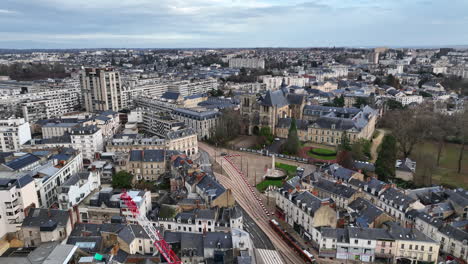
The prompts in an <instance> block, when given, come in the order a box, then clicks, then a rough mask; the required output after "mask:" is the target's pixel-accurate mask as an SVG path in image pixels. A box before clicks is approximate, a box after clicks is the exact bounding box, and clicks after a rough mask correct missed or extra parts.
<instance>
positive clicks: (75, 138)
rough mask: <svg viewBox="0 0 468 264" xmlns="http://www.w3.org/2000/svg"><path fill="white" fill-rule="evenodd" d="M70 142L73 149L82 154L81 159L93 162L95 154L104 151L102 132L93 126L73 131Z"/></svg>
mask: <svg viewBox="0 0 468 264" xmlns="http://www.w3.org/2000/svg"><path fill="white" fill-rule="evenodd" d="M71 142H72V145H73V148H75V149H78V150H80V151H81V152H82V153H83V159H88V160H93V159H94V155H95V154H96V152H101V151H103V150H104V139H103V136H102V130H101V129H100V128H98V127H96V126H94V125H91V126H85V127H77V128H75V129H73V130H72V132H71Z"/></svg>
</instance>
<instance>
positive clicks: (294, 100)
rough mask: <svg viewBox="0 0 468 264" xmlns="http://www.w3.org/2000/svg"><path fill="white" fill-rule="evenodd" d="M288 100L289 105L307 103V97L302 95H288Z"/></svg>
mask: <svg viewBox="0 0 468 264" xmlns="http://www.w3.org/2000/svg"><path fill="white" fill-rule="evenodd" d="M286 100H288V103H289V104H295V105H301V104H303V103H304V101H305V96H304V95H301V94H291V93H290V94H287V95H286Z"/></svg>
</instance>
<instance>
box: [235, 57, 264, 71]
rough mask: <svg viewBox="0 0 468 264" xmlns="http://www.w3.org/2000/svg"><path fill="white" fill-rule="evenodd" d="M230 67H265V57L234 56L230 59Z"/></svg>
mask: <svg viewBox="0 0 468 264" xmlns="http://www.w3.org/2000/svg"><path fill="white" fill-rule="evenodd" d="M229 68H251V69H255V68H259V69H264V68H265V60H264V59H255V58H252V59H244V58H233V59H230V60H229Z"/></svg>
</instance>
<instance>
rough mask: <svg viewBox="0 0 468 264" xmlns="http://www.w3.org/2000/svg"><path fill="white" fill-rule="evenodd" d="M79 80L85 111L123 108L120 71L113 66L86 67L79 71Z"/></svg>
mask: <svg viewBox="0 0 468 264" xmlns="http://www.w3.org/2000/svg"><path fill="white" fill-rule="evenodd" d="M80 82H81V92H82V95H83V103H84V107H85V109H86V111H87V112H96V111H107V110H113V111H119V110H121V109H122V108H123V107H122V105H123V103H122V92H123V88H122V84H121V81H120V73H119V72H117V71H114V69H113V68H86V69H85V70H83V71H82V72H81V76H80Z"/></svg>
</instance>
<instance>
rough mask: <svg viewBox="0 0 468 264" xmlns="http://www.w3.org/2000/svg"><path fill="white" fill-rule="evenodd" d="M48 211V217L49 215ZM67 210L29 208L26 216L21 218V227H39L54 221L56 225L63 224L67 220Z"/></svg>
mask: <svg viewBox="0 0 468 264" xmlns="http://www.w3.org/2000/svg"><path fill="white" fill-rule="evenodd" d="M49 212H50V217H49ZM68 219H69V214H68V211H65V210H58V209H43V208H31V209H30V210H29V213H28V216H26V218H24V220H23V224H22V226H23V227H41V226H43V225H48V224H49V223H50V221H54V222H55V223H56V224H57V225H58V226H65V225H66V224H67V222H68Z"/></svg>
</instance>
